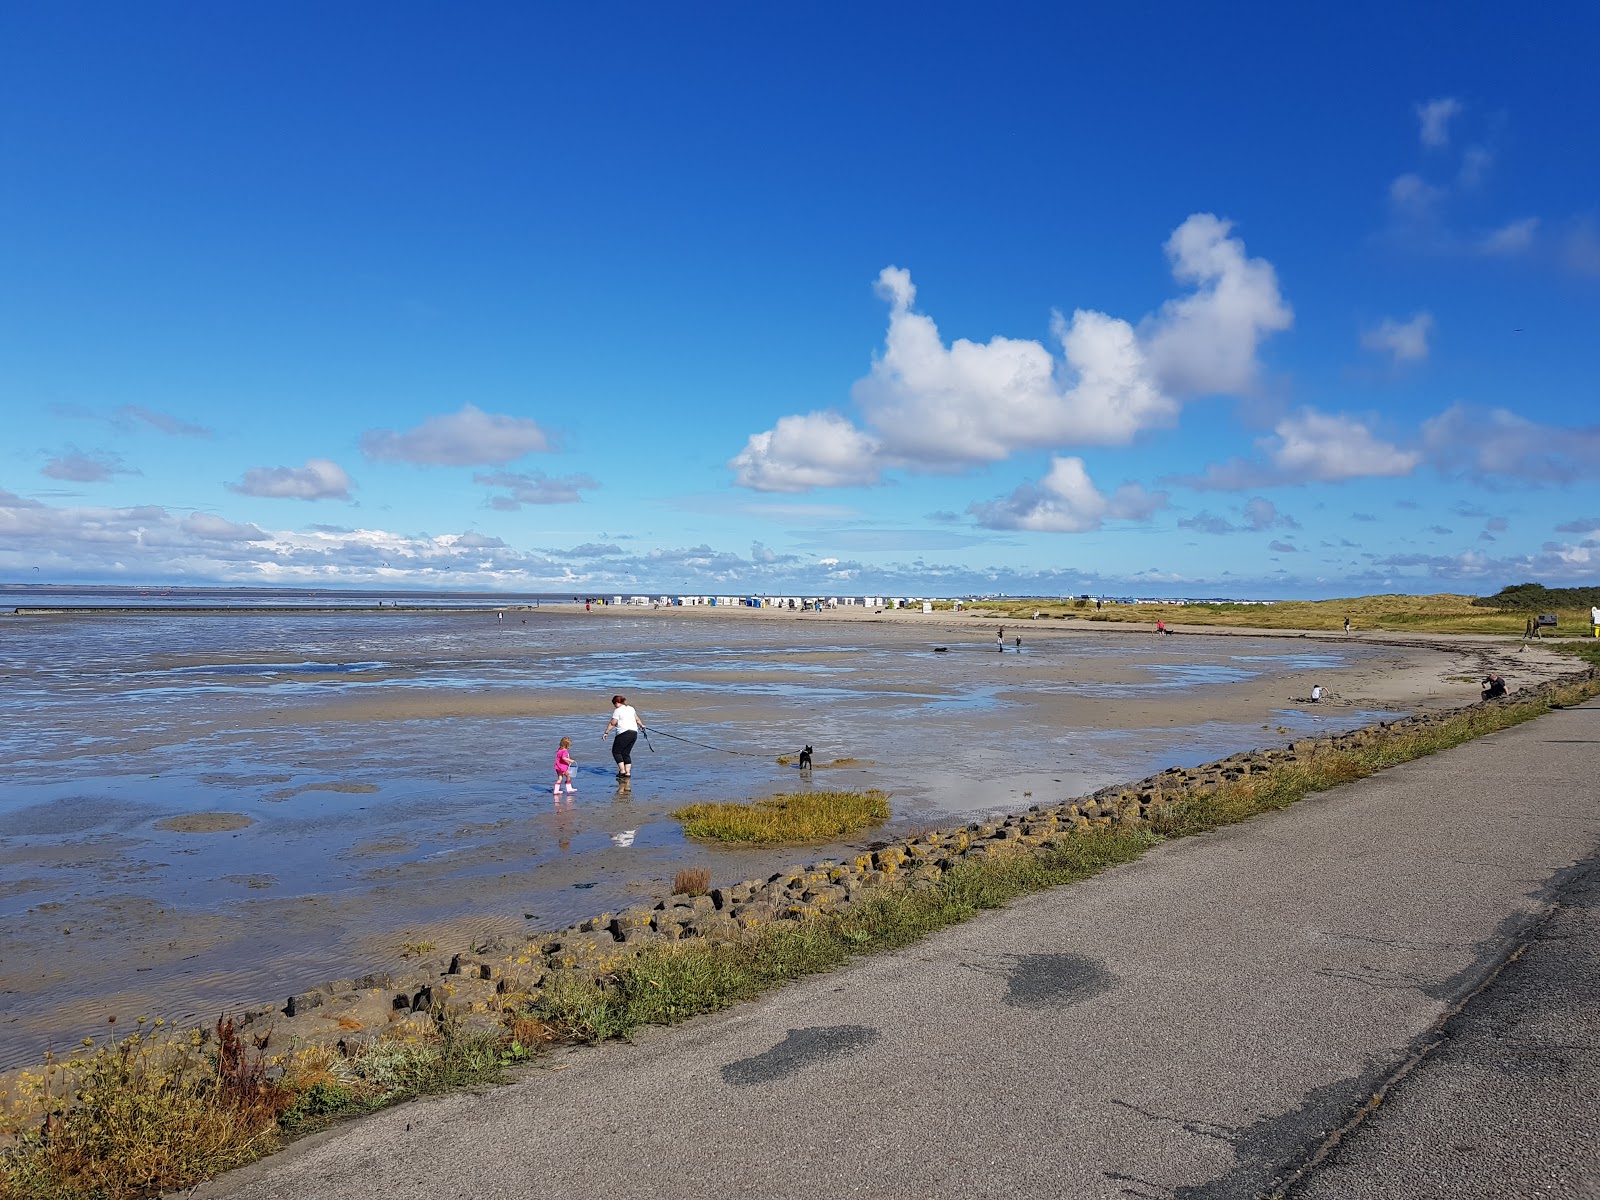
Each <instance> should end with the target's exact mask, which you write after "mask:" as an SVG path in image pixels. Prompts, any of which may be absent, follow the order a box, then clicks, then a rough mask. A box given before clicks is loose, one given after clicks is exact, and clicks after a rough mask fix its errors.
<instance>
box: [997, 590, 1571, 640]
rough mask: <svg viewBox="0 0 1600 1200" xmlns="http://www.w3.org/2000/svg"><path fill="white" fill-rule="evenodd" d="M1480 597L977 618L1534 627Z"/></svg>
mask: <svg viewBox="0 0 1600 1200" xmlns="http://www.w3.org/2000/svg"><path fill="white" fill-rule="evenodd" d="M1475 599H1477V597H1474V596H1459V595H1452V594H1446V593H1441V594H1438V595H1433V596H1403V595H1386V596H1354V597H1350V598H1347V599H1342V600H1281V601H1278V602H1276V603H1273V604H1107V605H1105V606H1104V607H1103V608H1099V609H1097V608H1095V606H1094V601H1092V600H1000V601H996V600H985V601H982V602H981V604H974V605H973V606H972V607H971V608H969V609H968V611H969V612H973V613H980V614H987V615H991V616H995V617H1004V618H1006V619H1008V620H1013V621H1015V620H1023V619H1027V618H1030V617H1032V616H1033V614H1034V613H1036V612H1037V613H1041V614H1043V616H1046V617H1075V618H1078V619H1080V620H1087V621H1102V622H1109V623H1112V624H1116V623H1119V622H1121V623H1140V624H1147V625H1153V624H1154V623H1155V622H1157V621H1165V622H1166V623H1167V624H1169V625H1216V626H1221V627H1224V628H1226V627H1235V628H1248V629H1306V630H1314V631H1326V632H1329V633H1339V632H1343V630H1344V619H1345V618H1346V617H1349V618H1350V623H1351V625H1352V626H1353V631H1354V632H1355V633H1361V632H1364V631H1366V630H1373V629H1379V630H1387V631H1390V632H1406V631H1411V632H1416V633H1488V634H1505V635H1507V636H1510V637H1520V636H1521V635H1522V633H1523V630H1524V629H1525V628H1526V626H1527V620H1528V613H1527V612H1526V611H1523V610H1509V609H1494V608H1481V607H1478V606H1476V605H1475V604H1474V603H1473V601H1474V600H1475ZM1552 611H1554V612H1555V613H1556V615H1557V616H1558V617H1559V618H1560V622H1561V623H1560V624H1559V625H1558V626H1557V630H1558V631H1559V632H1560V633H1563V634H1583V633H1587V632H1588V629H1589V610H1588V609H1586V608H1584V609H1578V608H1572V609H1555V610H1552Z"/></svg>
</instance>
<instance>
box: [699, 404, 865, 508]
mask: <svg viewBox="0 0 1600 1200" xmlns="http://www.w3.org/2000/svg"><path fill="white" fill-rule="evenodd" d="M885 465H886V460H885V459H884V458H883V457H882V456H881V448H880V446H879V443H878V440H877V439H876V438H874V437H871V436H870V435H868V434H865V433H863V432H862V431H861V430H859V429H857V428H856V427H855V426H854V425H852V424H851V423H850V422H849V421H847V420H846V419H845V418H844V417H841V416H840V415H839V414H838V413H831V412H814V413H807V414H806V415H804V416H796V417H781V418H779V420H778V423H777V424H776V425H775V426H774V427H773V428H771V429H769V430H767V431H766V432H765V433H756V434H752V435H751V436H750V440H749V441H748V442H746V443H745V448H744V449H743V450H742V451H740V452H739V453H738V454H737V455H735V456H734V457H733V458H732V459H730V460H729V462H728V466H729V467H731V468H732V469H733V473H734V482H735V483H737V484H739V485H740V486H741V487H747V488H752V489H754V490H755V491H758V492H805V491H810V490H811V489H812V488H819V487H851V486H858V485H866V484H873V483H876V482H877V481H878V477H879V474H880V472H881V471H882V469H883V467H884V466H885Z"/></svg>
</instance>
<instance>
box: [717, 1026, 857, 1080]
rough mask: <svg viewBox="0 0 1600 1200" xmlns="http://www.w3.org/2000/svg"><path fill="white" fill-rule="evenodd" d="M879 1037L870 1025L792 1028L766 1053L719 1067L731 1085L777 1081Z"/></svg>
mask: <svg viewBox="0 0 1600 1200" xmlns="http://www.w3.org/2000/svg"><path fill="white" fill-rule="evenodd" d="M882 1038H883V1035H882V1034H881V1033H879V1032H878V1031H877V1030H876V1029H874V1028H872V1027H871V1026H870V1025H815V1026H812V1027H811V1028H809V1029H791V1030H789V1036H788V1037H786V1038H784V1039H783V1041H781V1042H779V1043H778V1044H777V1045H776V1046H774V1047H773V1048H772V1049H771V1050H768V1051H767V1052H766V1053H765V1054H757V1055H756V1056H755V1057H753V1058H741V1059H739V1060H738V1061H737V1062H731V1063H728V1064H727V1065H726V1066H725V1067H723V1068H722V1079H723V1082H725V1083H731V1084H732V1085H733V1086H734V1087H748V1086H750V1085H751V1084H756V1083H776V1082H777V1081H778V1080H780V1079H787V1078H788V1077H789V1076H791V1075H795V1074H798V1073H799V1072H801V1071H803V1070H805V1069H806V1068H807V1067H812V1066H816V1065H817V1064H818V1063H824V1062H829V1061H831V1060H833V1059H839V1058H849V1057H850V1056H851V1055H853V1054H860V1053H861V1052H862V1051H863V1050H865V1049H866V1048H867V1047H868V1046H871V1045H873V1044H874V1043H875V1042H878V1041H881V1040H882Z"/></svg>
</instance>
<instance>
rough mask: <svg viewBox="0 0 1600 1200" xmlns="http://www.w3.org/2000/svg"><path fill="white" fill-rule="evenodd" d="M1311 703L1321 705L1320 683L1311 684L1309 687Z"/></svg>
mask: <svg viewBox="0 0 1600 1200" xmlns="http://www.w3.org/2000/svg"><path fill="white" fill-rule="evenodd" d="M1311 703H1313V704H1321V703H1322V685H1321V684H1320V683H1317V684H1313V685H1312V687H1311Z"/></svg>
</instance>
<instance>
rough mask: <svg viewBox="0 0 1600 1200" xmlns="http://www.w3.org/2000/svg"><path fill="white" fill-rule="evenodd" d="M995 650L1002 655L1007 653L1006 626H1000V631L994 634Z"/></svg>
mask: <svg viewBox="0 0 1600 1200" xmlns="http://www.w3.org/2000/svg"><path fill="white" fill-rule="evenodd" d="M994 648H995V649H996V650H998V651H1000V653H1001V654H1004V653H1005V652H1006V627H1005V626H1004V625H1002V626H1000V628H999V629H997V630H995V633H994Z"/></svg>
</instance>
